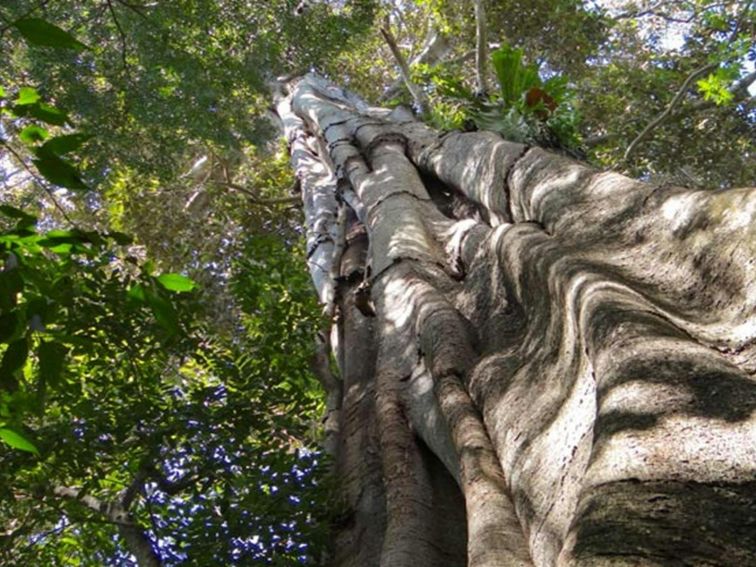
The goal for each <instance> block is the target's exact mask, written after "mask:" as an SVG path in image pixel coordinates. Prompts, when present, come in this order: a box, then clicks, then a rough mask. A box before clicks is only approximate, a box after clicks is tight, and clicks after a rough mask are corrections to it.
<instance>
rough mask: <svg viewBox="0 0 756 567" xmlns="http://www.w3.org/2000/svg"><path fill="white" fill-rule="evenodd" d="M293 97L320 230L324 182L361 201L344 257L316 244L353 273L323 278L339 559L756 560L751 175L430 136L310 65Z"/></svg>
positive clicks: (754, 202)
mask: <svg viewBox="0 0 756 567" xmlns="http://www.w3.org/2000/svg"><path fill="white" fill-rule="evenodd" d="M279 109H280V112H281V114H282V118H283V120H284V123H286V122H287V120H288V121H289V123H290V124H292V125H294V126H292V127H291V128H290V129H289V130H287V135H288V137H289V140H290V141H292V146H291V147H292V162H293V164H294V167H295V168H296V170H297V175H298V176H299V178H300V180H301V181H302V186H303V191H304V198H305V211H306V216H307V219H306V222H307V228H308V234H310V235H315V234H326V233H328V230H330V229H328V228H326V229H323V228H322V227H319V225H318V224H317V222H316V221H315V220H314V219H335V218H336V214H335V211H336V209H335V208H334V205H333V203H332V201H331V200H329V199H326V196H327V195H331V196H332V197H333V202H336V200H337V196H338V195H340V194H344V195H345V194H349V195H351V203H355V204H358V206H357V209H359V212H357V210H355V211H354V214H352V215H351V221H350V224H349V226H348V228H347V235H348V236H347V238H346V247H345V249H344V252H343V254H341V255H340V256H336V255H334V254H333V246H331V245H329V244H328V240H327V239H326V238H323V242H322V243H315V244H313V246H314V248H313V249H312V250H311V252H310V254H309V257H310V262H311V270H312V269H313V267H312V264H313V262H314V261H315V260H314V258H317V262H318V263H321V262H325V266H326V267H327V270H326V273H328V272H330V271H331V268H332V265H333V264H334V263H338V265H339V269H338V272H337V273H339V274H340V275H339V278H337V281H336V282H332V281H331V282H329V281H327V279H323V278H315V279H314V281H315V285H316V287H318V289H319V292H320V294H321V297H322V296H323V295H324V294H323V289H324V288H325V287H327V286H332V289H333V290H334V291H333V297H334V302H335V305H336V309H335V311H334V328H335V331H334V333H333V336H334V337H335V338H336V340H334V341H332V342H333V345H334V353H335V355H336V358H337V360H338V361H339V369H340V372H341V377H342V380H343V403H342V409H341V417H340V419H341V428H340V440H339V443H338V451H337V463H338V467H337V468H338V470H339V471H340V474H341V475H342V478H343V479H344V491H345V500H346V502H347V504H348V506H349V509H350V510H351V512H350V514H349V518H348V521H346V522H345V523H344V525H343V526H340V529H338V530H337V534H338V535H337V545H336V552H335V557H334V561H333V562H332V564H333V565H336V566H351V565H355V566H356V565H360V566H371V565H392V566H395V567H402V566H404V565H407V566H411V567H420V566H423V565H428V566H431V565H464V564H467V565H470V566H471V567H479V566H486V567H489V566H490V567H493V566H504V565H538V566H547V565H609V564H610V565H682V564H696V565H734V564H738V565H739V564H749V563H754V562H756V529H755V528H756V524H754V522H755V521H756V520H754V513H753V512H754V508H755V506H756V504H755V501H756V481H754V479H755V478H756V418H755V413H756V412H755V411H754V410H756V384H755V382H754V374H755V373H756V263H755V262H754V255H755V253H756V228H754V227H755V226H756V225H754V223H753V219H754V216H756V190H755V189H733V190H728V191H692V190H688V189H683V188H678V187H667V186H652V185H647V184H644V183H640V182H638V181H634V180H631V179H628V178H626V177H623V176H621V175H619V174H616V173H612V172H602V171H597V170H594V169H592V168H590V167H587V166H586V165H584V164H581V163H578V162H575V161H572V160H568V159H566V158H563V157H560V156H557V155H554V154H550V153H548V152H546V151H543V150H541V149H539V148H531V147H527V146H523V145H520V144H514V143H510V142H507V141H504V140H502V139H501V138H500V137H499V136H497V135H495V134H492V133H487V132H474V133H447V134H439V133H437V132H435V131H433V130H432V129H430V128H428V127H426V126H425V125H423V124H422V123H419V122H413V121H409V120H401V119H400V120H397V119H396V116H392V115H391V114H390V113H388V112H387V111H381V110H378V109H373V108H371V107H369V105H367V104H365V103H364V102H362V101H359V100H358V99H356V98H355V97H354V96H353V95H350V94H349V93H346V92H344V91H342V90H341V89H338V88H336V87H334V86H333V85H329V84H328V83H327V82H325V81H324V80H322V79H320V78H318V77H316V76H311V75H308V76H306V77H304V78H302V79H300V80H298V81H295V82H292V83H290V84H289V96H288V98H287V99H286V100H285V101H284V102H283V104H282V105H281V106H279ZM296 140H298V142H296V143H294V142H295V141H296ZM302 144H304V145H306V146H307V147H309V148H310V153H309V156H308V160H302V159H300V158H299V157H298V153H297V152H298V148H300V147H301V146H302ZM323 164H326V169H327V170H328V172H329V175H330V176H331V177H332V181H331V182H329V183H318V182H317V180H318V179H320V178H321V177H322V171H323V170H322V168H321V167H320V166H322V165H323ZM312 165H315V166H314V167H313V166H312ZM307 187H315V188H317V189H318V190H322V191H324V192H325V194H324V196H323V198H322V199H320V200H317V201H316V200H315V199H313V198H311V197H309V196H308V195H309V194H308V193H307V191H306V190H305V188H307ZM308 203H309V204H308ZM315 203H319V204H320V205H318V206H314V204H315ZM330 222H333V221H332V220H328V221H327V222H326V224H328V223H330ZM323 230H325V232H322V231H323ZM319 231H320V232H319ZM311 238H312V237H311ZM329 246H330V248H329ZM320 247H322V248H323V249H324V250H326V252H323V253H321V254H318V253H317V249H318V248H320ZM327 250H330V252H328V251H327ZM318 265H320V264H318ZM366 291H367V294H368V296H369V297H368V299H369V302H368V303H369V306H368V308H366V307H365V305H363V303H365V294H366ZM451 479H454V481H456V482H454V483H452V484H450V482H449V481H450V480H451ZM454 485H456V487H455V486H454ZM439 487H443V490H441V489H440V488H439ZM461 498H464V504H462V500H461ZM442 510H443V513H442V512H441V511H442ZM450 534H451V535H450ZM452 535H453V536H460V535H464V536H465V537H466V540H467V551H466V554H462V553H461V552H460V543H459V541H458V540H457V539H455V538H454V537H452ZM465 555H466V557H465Z"/></svg>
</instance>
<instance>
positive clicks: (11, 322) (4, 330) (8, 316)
mask: <svg viewBox="0 0 756 567" xmlns="http://www.w3.org/2000/svg"><path fill="white" fill-rule="evenodd" d="M17 328H18V313H16V312H15V311H10V312H9V313H3V314H2V315H0V343H7V342H8V341H10V340H11V339H12V338H13V336H14V335H15V334H16V329H17Z"/></svg>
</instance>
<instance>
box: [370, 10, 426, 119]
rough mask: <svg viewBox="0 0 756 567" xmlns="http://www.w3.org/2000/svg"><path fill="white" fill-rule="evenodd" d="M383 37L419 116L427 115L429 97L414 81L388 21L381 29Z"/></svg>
mask: <svg viewBox="0 0 756 567" xmlns="http://www.w3.org/2000/svg"><path fill="white" fill-rule="evenodd" d="M381 35H382V36H383V39H385V40H386V44H387V45H388V47H389V49H390V50H391V54H392V55H393V56H394V59H395V60H396V64H397V65H398V66H399V74H400V75H401V77H402V80H403V81H404V85H405V86H406V87H407V90H408V91H409V92H410V95H412V100H413V101H414V103H415V107H416V109H417V112H418V114H420V115H423V114H425V112H426V111H427V110H428V108H429V105H428V97H426V96H425V93H424V92H423V91H422V89H420V87H418V86H417V85H416V84H415V83H414V81H413V80H412V75H411V73H410V68H409V65H407V60H406V59H405V58H404V55H402V52H401V51H400V50H399V46H398V45H397V44H396V39H395V38H394V35H393V34H392V33H391V29H390V28H389V22H388V21H386V22H385V23H384V25H383V27H382V28H381Z"/></svg>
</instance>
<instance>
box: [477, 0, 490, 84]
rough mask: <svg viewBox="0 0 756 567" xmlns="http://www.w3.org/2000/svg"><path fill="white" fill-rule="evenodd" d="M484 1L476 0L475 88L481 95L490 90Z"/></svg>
mask: <svg viewBox="0 0 756 567" xmlns="http://www.w3.org/2000/svg"><path fill="white" fill-rule="evenodd" d="M484 1H485V0H475V90H476V91H477V93H478V94H479V95H485V94H486V93H487V92H488V76H487V75H486V63H487V62H488V40H487V37H486V36H487V34H486V25H487V22H486V8H485V5H484V4H483V2H484Z"/></svg>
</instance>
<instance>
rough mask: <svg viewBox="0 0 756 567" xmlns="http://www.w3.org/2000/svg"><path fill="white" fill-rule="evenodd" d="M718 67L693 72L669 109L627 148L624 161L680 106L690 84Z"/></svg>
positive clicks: (708, 65) (655, 119)
mask: <svg viewBox="0 0 756 567" xmlns="http://www.w3.org/2000/svg"><path fill="white" fill-rule="evenodd" d="M717 66H718V64H717V63H708V64H707V65H704V66H703V67H700V68H698V69H696V70H695V71H693V72H692V73H691V74H690V75H688V77H687V78H686V79H685V81H683V84H682V85H681V86H680V88H679V90H678V91H677V93H676V94H675V96H674V97H673V98H672V100H671V101H670V102H669V104H668V105H667V107H666V108H665V109H664V110H663V111H662V112H661V113H660V114H659V115H658V116H657V117H656V118H654V119H653V120H652V121H651V122H649V123H648V125H646V127H645V128H644V129H643V130H642V131H641V133H640V134H638V135H637V136H636V137H635V139H634V140H633V141H632V142H630V145H629V146H628V147H627V150H625V156H624V160H625V161H627V160H628V159H629V158H630V156H631V155H632V153H633V151H634V150H635V148H637V147H638V145H639V144H640V143H641V142H642V141H643V140H644V139H645V138H646V137H647V136H648V135H649V134H650V133H651V132H652V131H653V130H654V128H656V127H657V126H659V124H661V123H662V122H664V120H666V118H667V117H668V116H669V115H670V114H671V113H672V111H673V110H674V109H675V107H676V106H677V105H678V104H679V102H680V101H681V100H682V97H683V95H684V94H685V92H686V91H687V90H688V88H689V87H690V84H691V83H692V82H693V81H694V80H695V79H697V78H698V77H700V76H701V75H703V74H704V73H707V72H708V71H711V70H712V69H715V68H716V67H717Z"/></svg>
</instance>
